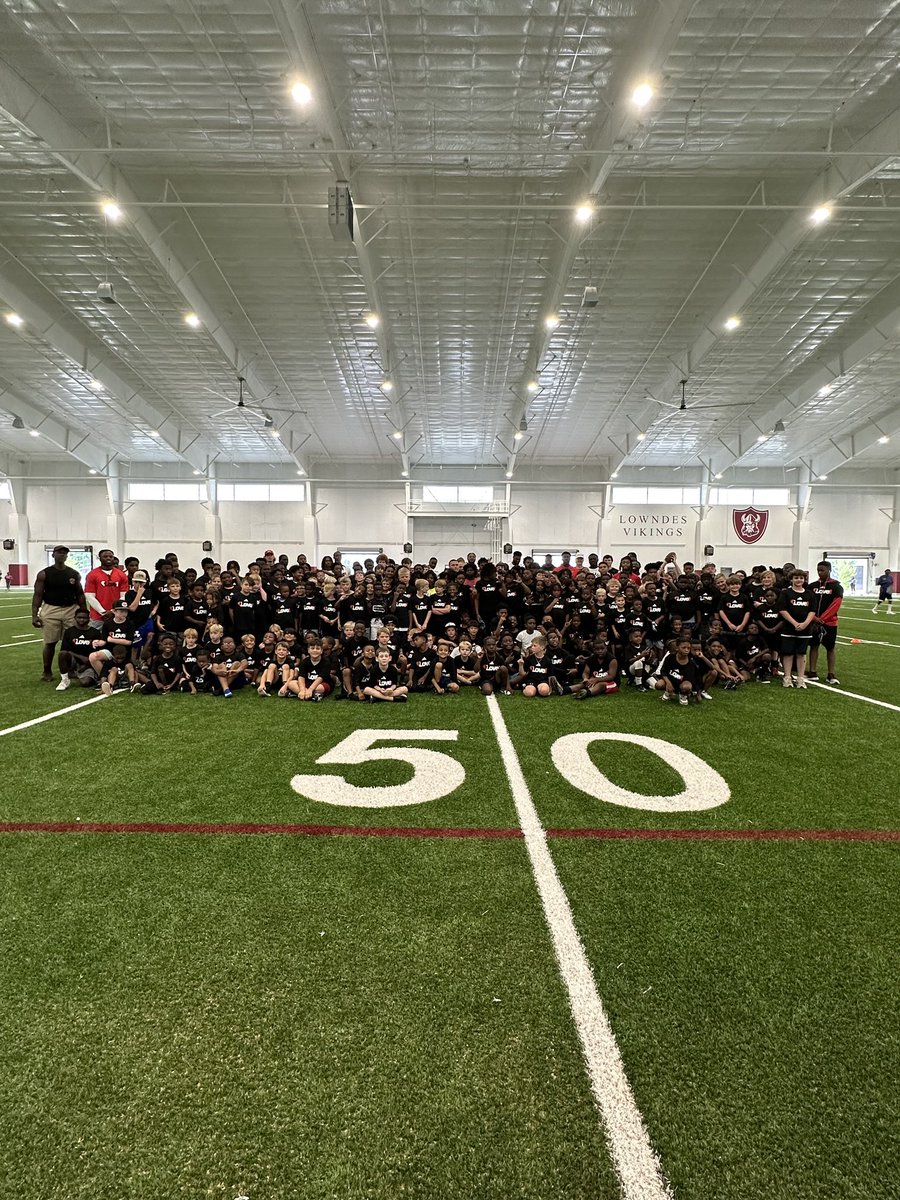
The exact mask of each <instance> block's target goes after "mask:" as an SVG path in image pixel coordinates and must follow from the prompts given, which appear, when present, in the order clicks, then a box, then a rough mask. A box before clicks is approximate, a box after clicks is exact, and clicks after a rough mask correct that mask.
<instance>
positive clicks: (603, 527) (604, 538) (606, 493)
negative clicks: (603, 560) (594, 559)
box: [597, 483, 618, 569]
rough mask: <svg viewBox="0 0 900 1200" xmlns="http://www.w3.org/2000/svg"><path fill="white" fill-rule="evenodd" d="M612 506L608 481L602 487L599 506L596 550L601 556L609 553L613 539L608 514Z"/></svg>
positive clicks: (611, 524)
mask: <svg viewBox="0 0 900 1200" xmlns="http://www.w3.org/2000/svg"><path fill="white" fill-rule="evenodd" d="M611 508H612V484H611V483H608V484H607V485H606V487H605V488H604V489H603V504H602V505H601V506H600V514H599V516H600V525H599V528H598V530H597V542H598V546H597V552H598V553H599V554H600V556H601V557H602V556H603V555H604V554H609V553H611V551H610V546H611V545H612V539H613V519H612V517H611V516H610V509H611ZM617 569H618V567H617Z"/></svg>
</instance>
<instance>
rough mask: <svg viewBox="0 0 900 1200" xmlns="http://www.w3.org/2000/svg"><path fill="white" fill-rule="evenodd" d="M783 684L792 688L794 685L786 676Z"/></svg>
mask: <svg viewBox="0 0 900 1200" xmlns="http://www.w3.org/2000/svg"><path fill="white" fill-rule="evenodd" d="M781 686H782V687H786V688H792V687H793V686H794V685H793V684H792V683H791V681H790V680H789V679H787V678H785V680H784V683H782V685H781Z"/></svg>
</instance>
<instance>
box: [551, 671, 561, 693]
mask: <svg viewBox="0 0 900 1200" xmlns="http://www.w3.org/2000/svg"><path fill="white" fill-rule="evenodd" d="M550 684H551V686H552V688H553V690H554V691H555V692H556V694H557V696H561V695H562V694H563V685H562V684H561V683H560V682H559V680H558V679H557V678H556V676H555V675H551V677H550Z"/></svg>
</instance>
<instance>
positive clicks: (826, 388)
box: [818, 383, 834, 396]
mask: <svg viewBox="0 0 900 1200" xmlns="http://www.w3.org/2000/svg"><path fill="white" fill-rule="evenodd" d="M833 391H834V384H833V383H825V384H823V385H822V386H821V387H820V388H819V393H818V394H819V395H820V396H830V395H831V393H832V392H833Z"/></svg>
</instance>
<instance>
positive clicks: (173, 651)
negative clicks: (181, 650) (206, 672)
mask: <svg viewBox="0 0 900 1200" xmlns="http://www.w3.org/2000/svg"><path fill="white" fill-rule="evenodd" d="M183 677H184V676H183V672H182V669H181V659H180V658H179V657H178V652H177V648H176V642H175V638H174V637H173V636H172V635H171V634H163V635H162V637H160V639H159V650H158V652H157V654H155V655H154V657H153V661H152V662H151V664H150V681H149V683H145V684H144V685H143V687H142V688H141V692H142V693H143V694H144V695H145V696H156V695H163V696H164V695H168V694H169V692H172V691H174V690H175V689H176V688H177V687H178V685H179V684H180V683H181V681H182V679H183Z"/></svg>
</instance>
